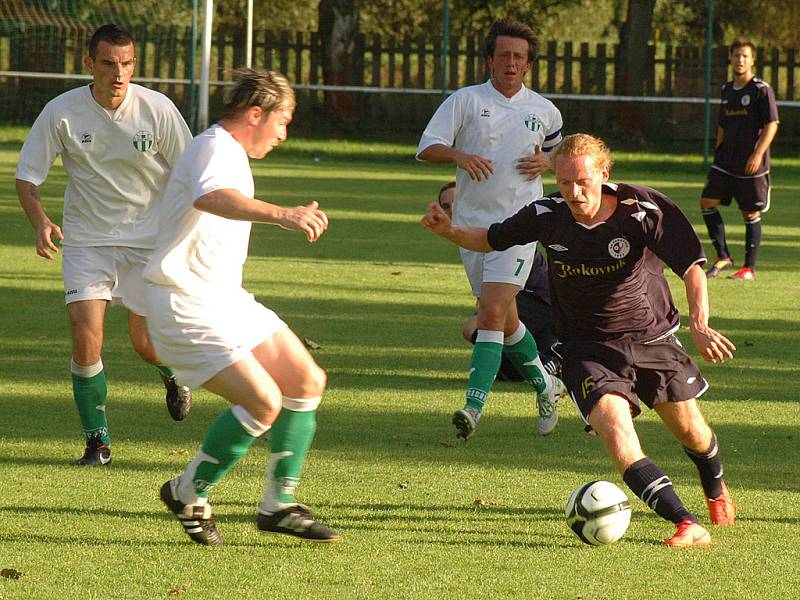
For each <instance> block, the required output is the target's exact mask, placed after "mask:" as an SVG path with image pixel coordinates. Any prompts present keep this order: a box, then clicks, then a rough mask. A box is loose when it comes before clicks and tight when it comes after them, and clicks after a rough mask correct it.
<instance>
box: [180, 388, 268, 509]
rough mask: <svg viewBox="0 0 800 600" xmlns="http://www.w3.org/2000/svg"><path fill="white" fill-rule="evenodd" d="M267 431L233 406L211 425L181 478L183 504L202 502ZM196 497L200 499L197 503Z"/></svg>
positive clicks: (265, 426) (239, 408) (252, 418)
mask: <svg viewBox="0 0 800 600" xmlns="http://www.w3.org/2000/svg"><path fill="white" fill-rule="evenodd" d="M267 430H269V425H264V424H263V423H261V422H260V421H258V420H256V419H255V418H254V417H253V416H252V415H251V414H250V413H249V412H247V410H246V409H245V408H244V407H242V406H240V405H238V404H237V405H235V406H232V407H231V408H229V409H228V410H226V411H225V412H224V413H222V414H221V415H220V416H219V417H217V419H216V420H215V421H214V422H213V423H212V424H211V427H210V428H209V430H208V433H206V439H205V440H204V441H203V448H202V450H200V452H198V453H197V456H195V457H194V459H192V462H190V463H189V466H188V467H186V471H184V472H183V474H182V475H181V477H180V483H179V484H178V489H177V495H178V499H179V500H180V501H181V502H183V503H184V504H203V503H204V500H205V499H206V498H208V492H209V490H210V489H211V488H213V487H214V486H215V485H216V484H217V483H218V482H219V480H220V479H222V478H223V477H224V476H225V474H226V473H227V472H228V471H230V470H231V469H232V468H233V466H234V465H235V464H236V463H237V462H239V459H241V458H242V457H243V456H244V455H245V454H246V453H247V451H248V450H249V449H250V446H252V445H253V442H255V441H256V439H257V438H258V437H259V436H261V435H263V434H264V433H266V432H267ZM198 499H201V500H200V501H199V502H198Z"/></svg>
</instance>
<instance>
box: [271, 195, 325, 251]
mask: <svg viewBox="0 0 800 600" xmlns="http://www.w3.org/2000/svg"><path fill="white" fill-rule="evenodd" d="M279 224H280V226H281V227H283V228H284V229H294V230H296V231H302V232H303V233H305V234H306V237H307V238H308V241H309V242H316V241H317V240H318V239H319V238H320V236H322V234H323V232H324V231H325V230H326V229H327V228H328V217H327V215H326V214H325V213H324V212H322V211H321V210H319V203H318V202H316V201H314V202H310V203H309V204H307V205H306V206H296V207H295V208H288V209H286V213H285V215H284V217H283V219H281V221H280V223H279Z"/></svg>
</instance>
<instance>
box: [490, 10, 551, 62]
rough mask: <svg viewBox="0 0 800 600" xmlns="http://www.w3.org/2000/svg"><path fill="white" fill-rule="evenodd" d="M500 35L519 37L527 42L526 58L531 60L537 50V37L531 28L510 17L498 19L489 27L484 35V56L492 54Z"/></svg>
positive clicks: (491, 55)
mask: <svg viewBox="0 0 800 600" xmlns="http://www.w3.org/2000/svg"><path fill="white" fill-rule="evenodd" d="M501 35H504V36H507V37H512V38H519V39H521V40H525V41H526V42H528V60H529V61H531V62H533V60H534V59H535V58H536V53H537V52H538V51H539V39H538V38H537V37H536V34H535V33H534V31H533V29H531V28H530V27H528V26H527V25H524V24H523V23H519V22H517V21H514V20H513V19H512V18H511V17H508V18H507V19H498V20H497V21H495V22H494V23H492V26H491V27H490V28H489V35H487V36H486V58H492V57H493V56H494V49H495V47H496V46H497V38H498V37H500V36H501Z"/></svg>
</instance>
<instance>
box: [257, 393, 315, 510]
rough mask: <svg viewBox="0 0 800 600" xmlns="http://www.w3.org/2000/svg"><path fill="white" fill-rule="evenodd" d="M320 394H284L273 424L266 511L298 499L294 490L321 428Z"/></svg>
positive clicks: (265, 489) (265, 497)
mask: <svg viewBox="0 0 800 600" xmlns="http://www.w3.org/2000/svg"><path fill="white" fill-rule="evenodd" d="M319 402H320V398H306V399H301V400H298V399H295V398H287V397H284V398H283V408H282V409H281V412H280V414H279V415H278V418H277V419H276V420H275V423H274V425H273V427H272V433H271V434H270V444H271V446H272V448H271V452H270V455H269V461H268V463H267V479H266V482H265V485H264V495H263V498H262V500H261V504H260V505H259V509H260V510H261V511H262V512H264V513H272V512H275V511H276V510H279V509H280V508H281V507H282V505H286V504H292V503H294V502H295V498H294V492H295V489H296V488H297V485H298V483H299V482H300V475H301V473H302V471H303V465H304V464H305V461H306V454H308V449H309V448H310V447H311V442H312V441H313V440H314V433H315V432H316V430H317V411H316V409H317V407H318V406H319Z"/></svg>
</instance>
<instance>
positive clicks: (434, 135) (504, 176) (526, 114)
mask: <svg viewBox="0 0 800 600" xmlns="http://www.w3.org/2000/svg"><path fill="white" fill-rule="evenodd" d="M561 127H562V120H561V113H560V112H559V110H558V109H557V108H556V107H555V105H554V104H553V103H552V102H550V101H549V100H547V99H545V98H543V97H542V96H540V95H539V94H537V93H536V92H534V91H532V90H530V89H528V88H526V87H525V86H522V88H521V89H520V90H519V92H517V93H516V94H514V96H512V97H511V98H507V97H506V96H504V95H503V94H501V93H500V92H498V91H497V89H496V88H495V87H494V85H493V84H492V82H491V81H487V82H486V83H483V84H480V85H473V86H468V87H465V88H461V89H460V90H458V91H457V92H455V93H453V94H452V95H451V96H450V97H448V98H447V99H446V100H445V101H444V102H443V103H442V104H441V106H439V108H438V109H437V110H436V112H435V113H434V115H433V117H431V120H430V122H429V123H428V126H427V127H426V128H425V131H424V132H423V134H422V138H421V139H420V142H419V147H418V149H417V157H418V158H419V155H420V153H421V152H422V151H423V150H425V149H426V148H427V147H429V146H432V145H434V144H443V145H445V146H448V147H453V148H456V149H458V150H461V151H463V152H467V153H469V154H477V155H479V156H482V157H483V158H486V159H488V160H491V161H492V170H493V171H494V172H493V173H492V175H490V176H489V178H488V179H482V180H481V181H473V180H472V179H470V177H469V175H468V174H467V172H466V171H464V170H462V169H460V168H456V202H455V205H454V207H453V223H454V224H455V225H459V226H468V227H488V226H489V225H491V224H492V223H495V222H497V221H502V220H503V219H505V218H506V217H510V216H511V215H513V214H515V213H516V212H517V211H518V210H519V209H520V208H522V207H523V206H525V205H527V204H529V203H530V202H532V201H533V200H536V199H538V198H541V197H542V196H543V195H544V193H543V188H542V179H541V177H536V178H535V179H534V180H533V181H527V176H524V175H522V174H520V173H519V172H518V171H517V168H516V164H517V160H519V159H520V158H521V157H522V156H525V155H530V154H534V152H535V148H536V146H539V147H540V148H541V149H542V150H543V151H544V152H545V153H547V152H549V151H550V150H552V149H553V148H555V147H556V146H557V145H558V143H559V142H560V141H561Z"/></svg>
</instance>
